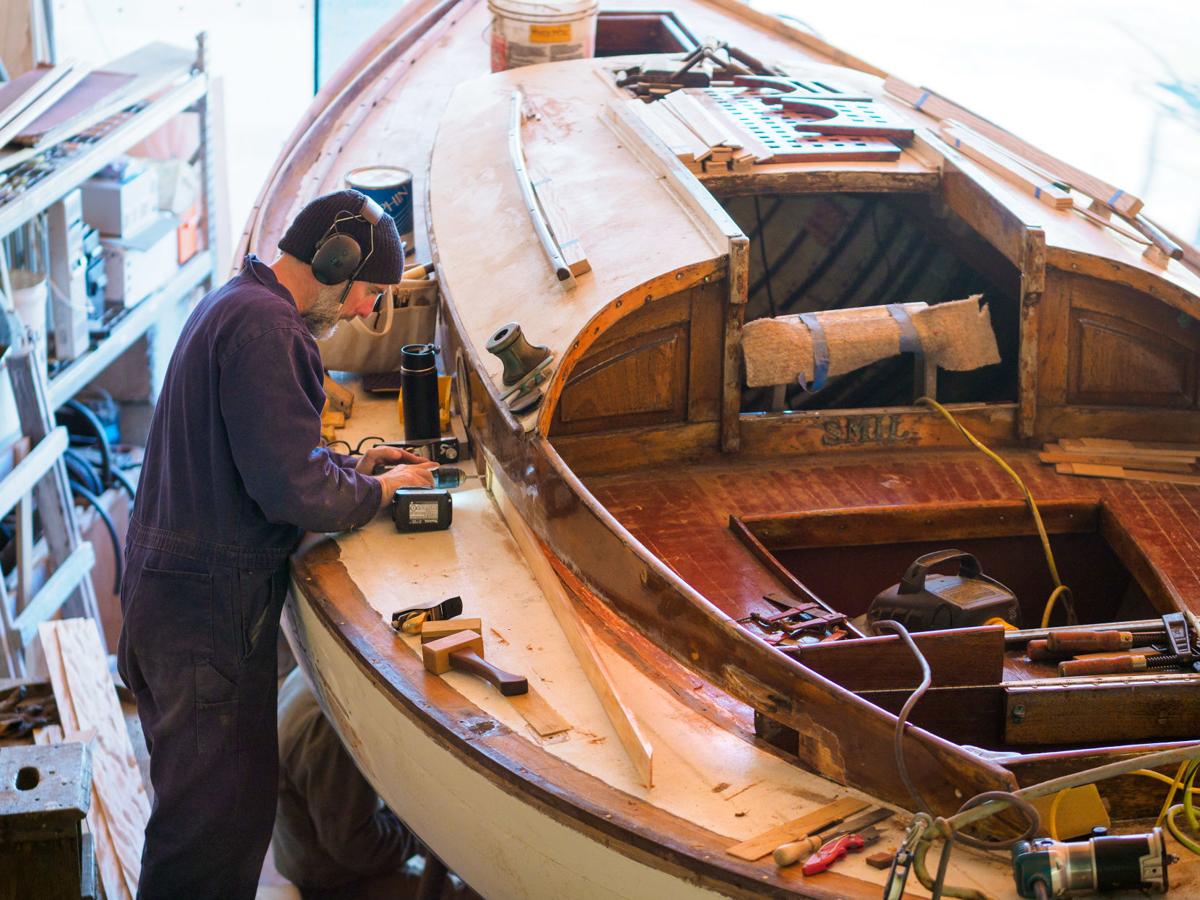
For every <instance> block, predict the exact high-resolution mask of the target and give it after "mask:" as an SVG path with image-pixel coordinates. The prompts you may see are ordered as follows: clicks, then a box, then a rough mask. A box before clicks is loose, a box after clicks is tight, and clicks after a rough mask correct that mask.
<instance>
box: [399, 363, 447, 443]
mask: <svg viewBox="0 0 1200 900" xmlns="http://www.w3.org/2000/svg"><path fill="white" fill-rule="evenodd" d="M437 349H438V348H437V347H435V346H434V345H433V344H405V345H404V346H403V347H402V348H400V392H401V395H402V397H403V400H404V439H405V440H406V441H421V440H428V439H430V438H439V437H441V436H442V429H441V427H440V425H439V422H438V389H437V385H438V381H437V379H438V374H437V358H436V356H437Z"/></svg>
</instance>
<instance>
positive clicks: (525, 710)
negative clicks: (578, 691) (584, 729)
mask: <svg viewBox="0 0 1200 900" xmlns="http://www.w3.org/2000/svg"><path fill="white" fill-rule="evenodd" d="M508 702H509V704H510V705H511V706H512V708H513V709H515V710H516V711H517V712H519V713H520V714H521V718H523V719H524V720H525V721H526V722H528V723H529V727H530V728H532V729H533V730H534V731H536V732H537V734H538V737H543V738H549V737H554V735H556V734H562V733H563V732H566V731H570V730H571V723H570V722H568V721H567V720H566V719H564V718H563V717H562V716H561V715H559V714H558V712H557V711H555V709H554V707H552V706H551V705H550V704H549V703H547V702H546V698H545V697H543V696H542V695H541V694H540V693H538V692H537V691H536V690H534V687H533V685H530V686H529V690H528V691H527V692H526V693H524V694H517V695H516V696H514V697H509V698H508Z"/></svg>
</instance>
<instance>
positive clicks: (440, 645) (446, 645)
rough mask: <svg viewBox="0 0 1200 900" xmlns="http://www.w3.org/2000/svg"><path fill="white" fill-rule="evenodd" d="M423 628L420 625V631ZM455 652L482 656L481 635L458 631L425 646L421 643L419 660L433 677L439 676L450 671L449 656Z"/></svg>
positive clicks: (473, 632)
mask: <svg viewBox="0 0 1200 900" xmlns="http://www.w3.org/2000/svg"><path fill="white" fill-rule="evenodd" d="M424 628H425V626H424V625H422V626H421V629H422V631H423V630H424ZM456 650H473V651H474V652H475V653H477V654H479V655H480V656H483V635H481V634H479V633H478V632H475V631H460V632H458V633H457V634H451V635H448V636H446V637H443V638H438V639H437V640H436V641H430V642H429V643H427V644H426V643H424V642H422V645H421V659H422V661H423V662H424V663H425V668H426V669H428V670H429V671H430V672H432V673H433V674H434V675H441V674H443V673H445V672H449V671H450V668H451V666H450V654H451V653H453V652H454V651H456Z"/></svg>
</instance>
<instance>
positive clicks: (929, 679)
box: [875, 619, 933, 812]
mask: <svg viewBox="0 0 1200 900" xmlns="http://www.w3.org/2000/svg"><path fill="white" fill-rule="evenodd" d="M880 628H886V629H887V630H888V631H893V632H895V633H896V634H898V635H899V636H900V640H902V641H903V642H904V643H905V645H906V646H907V647H908V649H909V650H910V651H912V655H913V656H914V657H916V659H917V664H918V665H919V666H920V667H921V683H920V684H919V685H917V687H916V689H915V690H914V691H913V692H912V693H911V694H909V697H908V699H907V700H906V701H905V702H904V706H903V707H901V709H900V713H899V715H897V716H896V732H895V738H894V742H893V748H892V749H893V751H894V752H895V755H896V769H897V770H898V771H899V773H900V780H901V781H902V782H903V783H904V787H905V788H906V789H907V790H908V793H909V796H910V797H912V799H913V802H914V803H915V804H916V810H917V812H928V811H929V804H927V803H926V802H925V798H924V797H922V796H921V792H920V791H918V790H917V786H916V785H915V784H914V783H913V780H912V778H910V777H909V774H908V764H907V763H906V761H905V759H904V727H905V726H906V725H907V724H908V716H909V714H910V713H911V712H912V710H913V707H914V706H916V705H917V701H918V700H920V699H921V697H923V696H924V695H925V692H926V691H927V690H929V685H930V684H932V683H933V673H932V672H931V671H930V669H929V662H928V661H927V660H926V659H925V654H923V653H922V652H921V651H920V649H919V648H918V647H917V645H916V642H915V641H913V639H912V635H911V634H909V633H908V629H907V628H905V627H904V626H903V625H901V624H900V623H899V622H897V621H895V620H894V619H882V620H880V621H878V622H876V623H875V631H877V632H878V631H879V629H880Z"/></svg>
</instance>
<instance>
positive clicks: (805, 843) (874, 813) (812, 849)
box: [772, 806, 896, 867]
mask: <svg viewBox="0 0 1200 900" xmlns="http://www.w3.org/2000/svg"><path fill="white" fill-rule="evenodd" d="M895 814H896V813H895V810H891V809H888V808H886V807H882V806H881V807H879V809H874V810H871V812H867V813H863V814H862V815H861V816H858V817H856V818H853V819H848V820H847V821H845V822H843V823H841V824H840V825H833V826H830V828H827V829H825V831H824V832H818V833H817V834H812V835H809V836H808V837H806V838H803V839H802V840H799V841H792V842H791V843H788V844H782V845H781V846H779V847H776V848H775V852H774V853H773V854H772V856H773V858H774V860H775V865H777V866H781V867H782V866H790V865H793V864H795V863H797V862H799V861H800V860H801V859H803V858H804V857H806V856H809V855H811V854H813V853H816V852H817V851H818V850H820V849H821V847H822V846H823V845H825V844H827V843H829V842H830V841H833V840H836V839H837V838H839V837H841V836H842V835H846V834H854V833H855V832H857V831H862V830H863V829H865V828H870V827H871V826H872V825H877V824H879V823H880V822H882V821H884V820H885V819H890V818H891V817H892V816H894V815H895Z"/></svg>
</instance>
